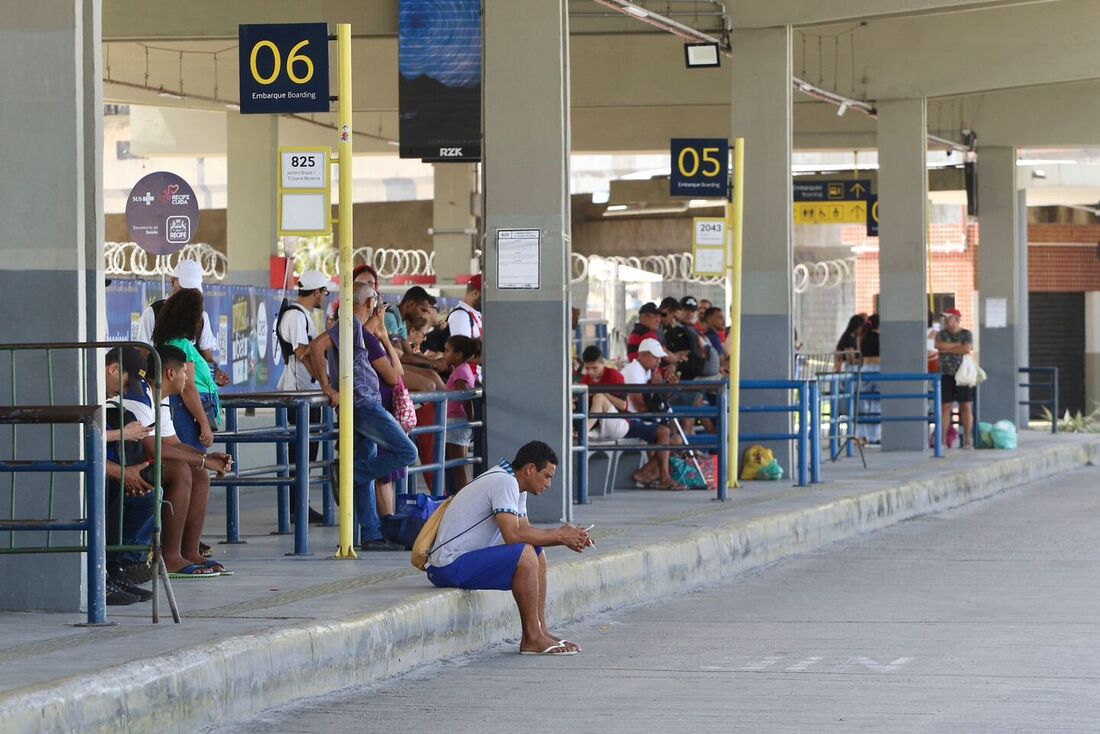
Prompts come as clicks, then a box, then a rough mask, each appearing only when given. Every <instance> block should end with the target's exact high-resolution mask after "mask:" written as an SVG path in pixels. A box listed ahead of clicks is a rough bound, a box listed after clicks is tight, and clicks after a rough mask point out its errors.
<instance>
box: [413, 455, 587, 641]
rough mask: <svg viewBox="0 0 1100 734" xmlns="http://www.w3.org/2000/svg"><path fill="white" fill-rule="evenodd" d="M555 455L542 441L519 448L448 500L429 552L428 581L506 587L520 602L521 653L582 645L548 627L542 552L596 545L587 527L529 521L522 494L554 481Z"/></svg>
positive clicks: (452, 585) (466, 586) (536, 491)
mask: <svg viewBox="0 0 1100 734" xmlns="http://www.w3.org/2000/svg"><path fill="white" fill-rule="evenodd" d="M557 465H558V457H557V454H555V453H554V450H553V449H552V448H550V446H548V445H547V444H545V443H543V442H542V441H531V442H529V443H527V444H525V445H524V446H522V447H521V448H520V450H519V451H518V452H517V453H516V458H515V459H513V460H512V462H511V463H509V462H507V461H501V462H500V464H498V465H497V466H495V467H493V468H492V469H490V470H489V471H487V472H485V473H484V474H482V475H481V476H479V477H478V478H476V479H475V480H474V481H473V482H471V483H470V484H467V485H466V486H465V487H463V489H462V491H461V492H459V493H458V494H456V495H455V496H454V497H452V498H451V499H450V506H449V507H447V508H446V513H447V514H446V515H444V516H443V520H442V521H441V522H440V524H439V533H438V535H437V536H436V543H435V545H434V547H433V548H432V551H431V553H429V554H428V567H427V572H428V580H429V581H431V582H432V583H433V584H435V585H436V586H440V587H450V588H458V589H495V590H498V591H511V592H512V596H513V597H515V600H516V606H518V607H519V617H520V624H521V625H522V627H523V637H522V639H521V640H520V644H519V650H520V653H521V654H524V655H576V654H577V653H578V652H580V647H579V646H577V645H576V644H574V643H572V642H569V641H568V640H563V639H561V638H560V637H558V636H557V635H553V634H551V632H550V629H549V628H548V627H547V625H546V555H545V554H544V553H543V552H542V550H543V548H545V547H547V546H553V545H564V546H566V547H567V548H569V549H570V550H572V551H575V552H577V553H581V552H583V551H584V549H585V548H587V547H589V546H592V547H595V544H594V543H593V542H592V539H591V537H589V535H588V531H587V530H582V529H581V528H578V527H574V526H572V525H569V524H566V525H562V526H561V527H559V528H555V529H553V530H540V529H537V528H533V527H531V523H530V521H529V520H528V519H527V494H528V493H530V494H536V495H537V494H542V493H543V492H545V491H546V490H547V489H548V488H549V487H550V483H551V482H552V481H553V479H554V472H555V471H556V470H557Z"/></svg>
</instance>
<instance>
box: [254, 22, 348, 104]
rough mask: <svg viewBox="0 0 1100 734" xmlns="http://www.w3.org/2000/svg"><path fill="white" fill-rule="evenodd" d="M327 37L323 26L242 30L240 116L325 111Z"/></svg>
mask: <svg viewBox="0 0 1100 734" xmlns="http://www.w3.org/2000/svg"><path fill="white" fill-rule="evenodd" d="M328 37H329V33H328V25H327V24H326V23H261V24H256V23H253V24H249V25H241V26H240V27H239V29H238V43H239V52H238V60H239V68H240V71H239V78H240V105H241V114H244V115H257V114H269V115H270V114H285V113H295V112H328V111H329V83H328V82H329V80H328V73H329V70H328V43H329V38H328Z"/></svg>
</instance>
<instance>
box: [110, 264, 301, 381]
mask: <svg viewBox="0 0 1100 734" xmlns="http://www.w3.org/2000/svg"><path fill="white" fill-rule="evenodd" d="M106 295H107V334H108V339H109V340H111V341H128V340H131V339H132V338H133V337H134V336H135V335H136V334H137V322H138V319H139V318H140V316H141V312H142V311H143V310H144V309H145V307H146V306H147V305H149V304H150V303H151V302H153V301H155V300H157V299H159V298H163V297H164V296H165V295H167V294H165V293H163V292H162V289H161V284H160V283H159V282H155V281H142V280H123V279H118V278H115V279H113V282H112V283H111V285H110V287H108V288H107V292H106ZM282 298H283V292H282V291H281V290H276V289H272V288H257V287H254V286H230V285H220V284H214V283H210V284H206V285H204V286H203V305H204V307H205V309H206V313H207V315H208V316H209V317H210V328H211V329H212V330H213V331H214V338H215V340H216V341H217V344H218V346H217V347H216V349H215V360H216V361H217V364H218V367H219V368H221V369H222V370H223V371H224V372H225V373H226V374H228V375H229V376H230V384H229V385H226V386H225V387H222V388H221V389H220V392H221V393H222V394H226V395H228V394H232V393H240V392H259V391H268V390H274V389H275V387H276V385H277V384H278V381H279V377H280V376H281V375H282V370H283V364H282V360H281V359H278V356H279V352H278V347H277V346H276V348H275V350H274V351H272V344H271V338H272V329H273V324H272V323H271V314H272V313H273V311H272V309H273V308H274V309H275V311H274V313H278V308H279V303H280V302H281V301H282Z"/></svg>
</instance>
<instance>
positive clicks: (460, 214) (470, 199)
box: [432, 163, 477, 285]
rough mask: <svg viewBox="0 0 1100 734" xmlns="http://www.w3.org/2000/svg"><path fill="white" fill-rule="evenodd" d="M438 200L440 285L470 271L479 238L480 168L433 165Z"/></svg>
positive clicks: (435, 234)
mask: <svg viewBox="0 0 1100 734" xmlns="http://www.w3.org/2000/svg"><path fill="white" fill-rule="evenodd" d="M432 169H433V173H434V180H435V201H434V205H433V207H432V248H433V249H434V251H435V275H436V282H437V283H438V284H439V285H445V284H449V283H454V282H455V276H458V275H464V274H466V273H469V272H470V259H471V258H472V257H473V256H474V237H475V236H476V235H477V216H476V214H475V213H474V209H475V208H474V203H475V201H474V197H475V196H477V166H476V165H475V164H471V163H436V164H435V165H433V166H432Z"/></svg>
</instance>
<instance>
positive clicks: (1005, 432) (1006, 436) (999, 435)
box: [993, 421, 1016, 449]
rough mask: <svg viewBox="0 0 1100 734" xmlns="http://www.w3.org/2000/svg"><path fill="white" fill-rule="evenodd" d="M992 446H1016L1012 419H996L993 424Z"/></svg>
mask: <svg viewBox="0 0 1100 734" xmlns="http://www.w3.org/2000/svg"><path fill="white" fill-rule="evenodd" d="M993 446H994V447H995V448H998V449H1014V448H1016V426H1015V424H1013V423H1012V421H997V422H996V423H995V424H994V425H993Z"/></svg>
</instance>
